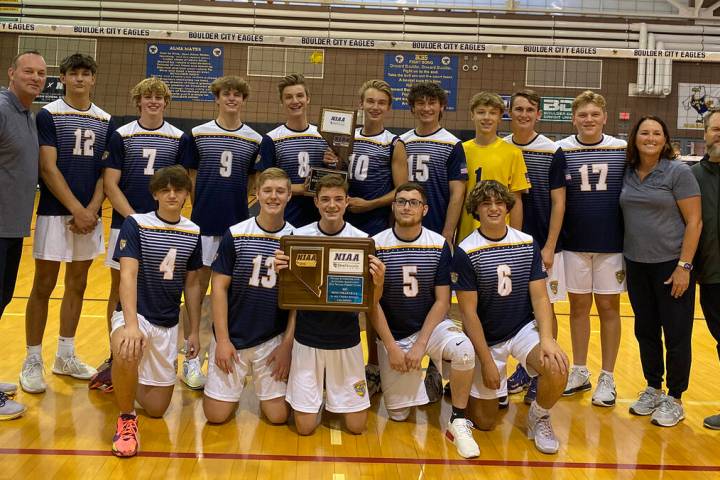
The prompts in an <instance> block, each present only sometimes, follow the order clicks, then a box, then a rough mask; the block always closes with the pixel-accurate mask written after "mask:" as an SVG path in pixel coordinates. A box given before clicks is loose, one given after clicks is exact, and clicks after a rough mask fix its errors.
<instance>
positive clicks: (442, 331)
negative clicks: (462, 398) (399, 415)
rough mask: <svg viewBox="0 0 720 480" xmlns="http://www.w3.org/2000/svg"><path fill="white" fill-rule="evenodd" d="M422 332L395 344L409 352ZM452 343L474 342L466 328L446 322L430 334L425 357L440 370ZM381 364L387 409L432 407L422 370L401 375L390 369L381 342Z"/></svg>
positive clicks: (379, 350) (385, 350)
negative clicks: (444, 352)
mask: <svg viewBox="0 0 720 480" xmlns="http://www.w3.org/2000/svg"><path fill="white" fill-rule="evenodd" d="M419 333H420V332H417V333H414V334H412V335H410V336H409V337H406V338H403V339H402V340H396V341H395V343H396V344H397V345H398V346H399V347H400V348H401V349H402V351H403V352H407V351H409V350H410V348H412V346H413V345H414V344H415V342H416V341H417V337H418V335H419ZM450 341H455V342H460V341H466V342H469V341H470V340H469V339H468V338H467V337H466V336H465V334H464V333H463V331H462V328H460V327H459V326H457V325H455V323H454V322H453V321H452V320H443V321H442V322H440V324H439V325H438V326H437V327H435V330H433V332H432V333H431V334H430V339H429V340H428V344H427V347H426V348H425V354H426V355H428V356H430V358H431V359H432V361H433V362H434V363H435V365H437V366H438V368H439V367H440V365H442V363H443V362H442V360H443V351H444V350H445V346H446V345H447V344H448V342H450ZM377 349H378V361H379V363H380V383H381V385H382V391H383V399H384V400H385V408H387V409H388V410H398V409H401V408H406V407H413V406H416V405H425V404H426V403H428V401H429V400H428V397H427V391H426V390H425V383H423V372H422V370H412V371H410V372H407V373H402V372H398V371H397V370H393V369H392V368H391V367H390V361H389V359H388V353H387V349H386V348H385V345H384V344H383V343H382V341H381V340H380V339H378V341H377Z"/></svg>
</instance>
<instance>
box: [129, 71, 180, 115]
mask: <svg viewBox="0 0 720 480" xmlns="http://www.w3.org/2000/svg"><path fill="white" fill-rule="evenodd" d="M148 94H159V95H162V97H163V98H164V99H165V106H167V105H168V104H169V103H170V99H171V98H172V94H171V93H170V87H168V86H167V83H165V82H163V81H162V80H160V79H159V78H157V77H149V78H146V79H145V80H141V81H140V82H138V84H137V85H135V86H134V87H133V88H132V90H130V95H131V96H132V100H133V102H134V103H135V106H136V107H138V108H140V99H141V98H142V97H144V96H145V95H148Z"/></svg>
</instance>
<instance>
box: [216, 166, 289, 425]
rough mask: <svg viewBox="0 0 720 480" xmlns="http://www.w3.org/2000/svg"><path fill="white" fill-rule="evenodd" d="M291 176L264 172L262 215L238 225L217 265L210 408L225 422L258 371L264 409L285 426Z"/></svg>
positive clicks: (257, 385) (259, 188) (260, 179)
mask: <svg viewBox="0 0 720 480" xmlns="http://www.w3.org/2000/svg"><path fill="white" fill-rule="evenodd" d="M290 189H291V186H290V178H289V177H288V175H287V174H286V173H285V172H284V171H283V170H280V169H279V168H268V169H267V170H265V171H263V172H262V173H261V174H260V175H258V182H257V198H258V203H259V204H260V213H259V214H258V216H257V217H253V218H250V219H248V220H245V221H243V222H240V223H238V224H236V225H233V226H231V227H230V229H229V230H228V231H226V232H225V235H224V236H223V239H222V241H221V243H220V248H219V250H218V254H217V259H216V260H215V261H214V262H213V277H212V282H213V288H212V301H213V324H214V326H215V329H214V330H215V340H214V341H213V343H212V345H211V347H210V359H209V365H208V381H207V384H206V386H205V398H204V400H203V410H204V411H205V417H206V418H207V419H208V421H209V422H212V423H222V422H224V421H226V420H227V419H228V418H230V416H231V415H232V414H233V412H234V411H235V410H236V409H237V406H238V402H239V401H240V395H241V394H242V391H243V388H244V386H245V377H246V376H247V375H249V374H252V377H253V381H254V383H255V395H257V397H258V398H259V399H260V409H261V410H262V412H263V413H264V414H265V416H266V417H267V418H268V420H270V422H272V423H285V422H286V421H287V417H288V413H289V411H288V406H287V403H286V402H285V392H286V390H287V376H288V371H289V367H290V355H291V352H292V347H293V333H294V328H295V322H294V318H293V321H291V322H289V323H288V312H287V310H280V309H279V308H278V303H277V293H278V288H277V274H276V272H275V268H274V267H275V265H274V264H275V255H274V254H275V250H277V249H278V248H279V247H280V237H282V236H283V235H291V234H292V230H293V228H292V225H290V224H289V223H287V222H286V221H285V220H284V219H283V216H284V213H285V206H286V205H287V203H288V201H289V200H290Z"/></svg>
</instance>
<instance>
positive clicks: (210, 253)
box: [200, 235, 222, 267]
mask: <svg viewBox="0 0 720 480" xmlns="http://www.w3.org/2000/svg"><path fill="white" fill-rule="evenodd" d="M220 240H222V236H219V235H218V236H214V237H209V236H207V235H201V236H200V242H201V243H202V261H203V265H204V266H206V267H209V266H211V265H212V262H213V260H215V254H217V251H218V248H219V247H220Z"/></svg>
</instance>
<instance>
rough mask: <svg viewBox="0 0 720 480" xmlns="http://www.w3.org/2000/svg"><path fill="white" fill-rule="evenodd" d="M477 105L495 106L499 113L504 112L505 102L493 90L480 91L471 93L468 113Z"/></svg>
mask: <svg viewBox="0 0 720 480" xmlns="http://www.w3.org/2000/svg"><path fill="white" fill-rule="evenodd" d="M478 107H491V108H497V109H498V110H500V113H504V112H505V102H504V101H503V99H502V97H501V96H500V95H498V94H497V93H493V92H480V93H476V94H475V95H473V96H472V98H471V99H470V113H472V112H474V111H475V109H476V108H478Z"/></svg>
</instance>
